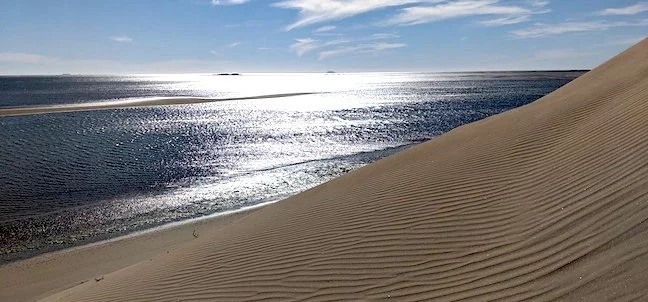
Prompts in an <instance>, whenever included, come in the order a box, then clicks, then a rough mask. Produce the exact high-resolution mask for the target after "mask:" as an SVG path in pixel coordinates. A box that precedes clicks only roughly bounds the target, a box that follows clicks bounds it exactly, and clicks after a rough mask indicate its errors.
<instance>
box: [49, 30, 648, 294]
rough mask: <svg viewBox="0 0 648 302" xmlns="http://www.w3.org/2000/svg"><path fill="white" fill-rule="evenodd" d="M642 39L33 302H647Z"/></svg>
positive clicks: (647, 47)
mask: <svg viewBox="0 0 648 302" xmlns="http://www.w3.org/2000/svg"><path fill="white" fill-rule="evenodd" d="M647 116H648V39H647V40H644V41H642V42H641V43H639V44H638V45H636V46H634V47H633V48H631V49H629V50H627V51H625V52H624V53H622V54H620V55H619V56H617V57H615V58H613V59H612V60H610V61H608V62H607V63H605V64H603V65H602V66H600V67H598V68H596V69H595V70H593V71H591V72H589V73H587V74H585V75H583V76H582V77H580V78H578V79H576V80H575V81H573V82H571V83H570V84H568V85H566V86H564V87H563V88H561V89H559V90H557V91H556V92H554V93H552V94H550V95H548V96H546V97H544V98H542V99H540V100H538V101H536V102H534V103H532V104H529V105H527V106H523V107H520V108H517V109H514V110H511V111H508V112H505V113H503V114H499V115H496V116H493V117H490V118H487V119H485V120H482V121H479V122H476V123H472V124H469V125H466V126H462V127H459V128H457V129H455V130H453V131H451V132H449V133H447V134H445V135H442V136H440V137H438V138H435V139H433V140H431V141H429V142H427V143H423V144H420V145H418V146H415V147H413V148H411V149H409V150H406V151H404V152H401V153H399V154H396V155H394V156H391V157H388V158H385V159H383V160H381V161H378V162H376V163H374V164H371V165H368V166H366V167H364V168H362V169H359V170H356V171H353V172H351V173H349V174H347V175H345V176H343V177H340V178H337V179H335V180H333V181H330V182H328V183H325V184H323V185H321V186H318V187H316V188H313V189H311V190H309V191H306V192H304V193H302V194H299V195H296V196H294V197H292V198H289V199H287V200H285V201H282V202H279V203H276V204H273V205H270V206H267V207H265V208H263V209H260V210H258V211H256V212H254V213H252V214H250V215H248V216H246V217H244V218H242V219H241V220H239V221H237V222H235V223H232V224H230V225H227V226H225V227H223V228H222V231H221V232H214V233H210V234H201V236H200V238H198V239H196V240H195V241H192V242H191V243H188V244H186V245H185V246H183V247H182V248H180V249H178V250H177V251H174V252H173V253H169V254H163V255H160V256H158V257H155V258H154V259H152V260H151V261H144V262H141V263H138V264H136V265H133V266H130V267H128V268H125V269H122V270H119V271H116V272H114V273H111V274H108V275H105V276H104V278H103V279H102V280H100V281H98V282H94V281H91V282H86V283H84V284H82V285H80V286H77V287H74V288H71V289H69V290H66V291H63V292H60V293H58V294H56V295H54V296H51V297H49V298H47V299H45V300H47V301H51V300H61V301H176V300H178V299H179V300H182V301H185V300H194V299H195V300H199V299H203V300H210V299H211V300H217V301H230V300H231V301H248V300H262V299H266V300H277V301H285V300H293V299H294V300H305V299H308V300H320V301H324V300H364V299H370V300H373V299H386V298H392V299H397V300H398V301H409V300H433V301H455V300H493V299H506V300H508V301H510V300H525V299H534V300H555V299H561V300H582V301H609V300H642V299H648V273H647V272H648V223H647V222H646V220H648V156H647V155H648V135H647V133H648V120H647Z"/></svg>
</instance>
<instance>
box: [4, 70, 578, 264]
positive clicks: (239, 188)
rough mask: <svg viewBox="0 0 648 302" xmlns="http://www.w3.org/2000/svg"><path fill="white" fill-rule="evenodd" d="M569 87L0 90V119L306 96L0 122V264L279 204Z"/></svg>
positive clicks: (260, 78) (168, 79) (285, 77)
mask: <svg viewBox="0 0 648 302" xmlns="http://www.w3.org/2000/svg"><path fill="white" fill-rule="evenodd" d="M580 74H581V73H580V72H507V73H446V74H434V73H367V74H327V75H324V74H252V75H242V76H227V77H223V76H214V75H144V76H119V77H107V76H102V77H87V76H86V77H75V76H61V77H0V107H16V106H33V105H52V104H69V103H84V102H97V101H100V102H104V101H114V100H122V99H146V98H150V97H178V96H196V97H210V98H224V97H247V96H259V95H268V94H281V93H310V92H313V93H316V94H311V95H302V96H295V97H286V98H273V99H256V100H236V101H226V102H214V103H202V104H192V105H176V106H157V107H142V108H131V109H115V110H102V111H87V112H71V113H55V114H43V115H31V116H15V117H0V142H1V143H2V148H0V257H1V259H2V261H11V260H15V259H18V258H21V257H25V256H29V255H34V254H38V253H42V252H46V251H51V250H56V249H61V248H65V247H69V246H71V245H76V244H82V243H88V242H93V241H97V240H101V239H106V238H111V237H115V236H118V235H122V234H126V233H129V232H133V231H136V230H142V229H146V228H150V227H153V226H157V225H161V224H164V223H169V222H172V221H178V220H183V219H189V218H194V217H199V216H204V215H208V214H211V213H215V212H220V211H225V210H231V209H236V208H241V207H244V206H249V205H253V204H257V203H260V202H264V201H268V200H274V199H278V198H282V197H285V196H289V195H292V194H295V193H297V192H300V191H303V190H305V189H307V188H310V187H312V186H314V185H317V184H319V183H322V182H324V181H326V180H328V179H331V178H333V177H336V176H339V175H341V174H344V173H345V172H348V171H349V170H351V169H355V168H358V167H360V166H362V165H365V164H367V163H370V162H372V161H375V160H377V159H379V158H382V157H384V156H387V155H390V154H393V153H394V152H397V151H399V150H402V149H403V148H406V147H408V146H410V145H411V144H413V143H417V142H420V141H423V140H427V139H430V138H432V137H435V136H437V135H439V134H441V133H444V132H446V131H448V130H450V129H452V128H455V127H457V126H459V125H462V124H465V123H469V122H472V121H475V120H479V119H482V118H484V117H487V116H490V115H493V114H496V113H499V112H502V111H505V110H508V109H511V108H514V107H518V106H521V105H524V104H527V103H529V102H531V101H534V100H536V99H538V98H540V97H542V96H544V95H545V94H547V93H549V92H551V91H553V90H555V89H557V88H558V87H560V86H562V85H564V84H565V83H567V82H569V81H570V80H572V79H573V78H575V77H576V76H578V75H580Z"/></svg>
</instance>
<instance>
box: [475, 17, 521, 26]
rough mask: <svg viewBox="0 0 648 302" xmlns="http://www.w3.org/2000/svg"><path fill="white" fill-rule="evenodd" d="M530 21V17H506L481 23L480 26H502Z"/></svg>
mask: <svg viewBox="0 0 648 302" xmlns="http://www.w3.org/2000/svg"><path fill="white" fill-rule="evenodd" d="M529 19H530V17H529V15H522V16H514V17H504V18H497V19H492V20H485V21H479V24H482V25H486V26H501V25H510V24H517V23H522V22H527V21H529Z"/></svg>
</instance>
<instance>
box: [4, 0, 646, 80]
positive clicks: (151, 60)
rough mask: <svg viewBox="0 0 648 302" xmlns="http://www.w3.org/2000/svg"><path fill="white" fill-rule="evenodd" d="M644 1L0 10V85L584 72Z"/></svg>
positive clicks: (31, 0) (212, 1)
mask: <svg viewBox="0 0 648 302" xmlns="http://www.w3.org/2000/svg"><path fill="white" fill-rule="evenodd" d="M647 36H648V1H637V0H634V1H625V0H605V1H604V0H499V1H498V0H156V1H153V0H149V1H147V0H138V1H132V0H113V1H109V0H96V1H87V0H59V1H53V0H48V1H37V0H0V74H60V73H82V74H129V73H215V72H322V71H328V70H335V71H338V72H364V71H430V72H437V71H486V70H556V69H590V68H593V67H595V66H597V65H598V64H600V63H602V62H604V61H605V60H607V59H608V58H610V57H612V56H614V55H615V54H617V53H618V52H620V51H622V50H624V49H626V48H628V47H630V46H631V45H632V44H634V43H637V42H639V41H640V40H642V39H643V38H645V37H647Z"/></svg>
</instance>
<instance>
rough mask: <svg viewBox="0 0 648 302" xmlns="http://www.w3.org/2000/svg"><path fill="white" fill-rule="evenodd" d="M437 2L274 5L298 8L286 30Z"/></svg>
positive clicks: (290, 1) (295, 1)
mask: <svg viewBox="0 0 648 302" xmlns="http://www.w3.org/2000/svg"><path fill="white" fill-rule="evenodd" d="M438 2H442V0H285V1H280V2H278V3H276V4H275V6H277V7H280V8H286V9H295V10H299V18H298V20H297V21H296V22H294V23H292V24H290V25H289V26H288V27H286V30H292V29H295V28H298V27H303V26H307V25H312V24H316V23H322V22H326V21H331V20H340V19H344V18H349V17H353V16H355V15H359V14H363V13H367V12H370V11H374V10H378V9H383V8H387V7H395V6H403V5H407V4H414V3H438Z"/></svg>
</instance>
